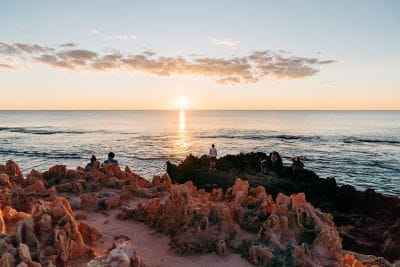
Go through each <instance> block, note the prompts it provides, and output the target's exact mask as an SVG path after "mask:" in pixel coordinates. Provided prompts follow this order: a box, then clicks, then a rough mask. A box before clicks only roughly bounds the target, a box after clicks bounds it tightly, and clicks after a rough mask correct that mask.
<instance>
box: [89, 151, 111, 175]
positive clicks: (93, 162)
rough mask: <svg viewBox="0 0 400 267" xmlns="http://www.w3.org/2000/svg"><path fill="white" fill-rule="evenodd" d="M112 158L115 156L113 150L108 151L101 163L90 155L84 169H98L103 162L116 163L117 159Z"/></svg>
mask: <svg viewBox="0 0 400 267" xmlns="http://www.w3.org/2000/svg"><path fill="white" fill-rule="evenodd" d="M114 158H115V154H114V152H109V153H108V158H107V159H106V160H105V161H104V162H103V163H100V161H99V160H97V158H96V156H95V155H92V157H91V158H90V162H89V163H88V164H87V165H86V167H85V170H86V171H91V170H98V169H100V167H101V166H102V165H104V164H118V161H117V160H116V159H114Z"/></svg>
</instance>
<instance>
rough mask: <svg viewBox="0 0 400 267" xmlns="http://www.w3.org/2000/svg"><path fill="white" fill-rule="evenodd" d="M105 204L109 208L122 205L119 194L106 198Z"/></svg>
mask: <svg viewBox="0 0 400 267" xmlns="http://www.w3.org/2000/svg"><path fill="white" fill-rule="evenodd" d="M104 205H105V207H106V209H107V210H110V209H115V208H118V207H119V206H120V205H121V200H120V197H119V196H118V195H114V196H111V197H109V198H106V199H105V200H104Z"/></svg>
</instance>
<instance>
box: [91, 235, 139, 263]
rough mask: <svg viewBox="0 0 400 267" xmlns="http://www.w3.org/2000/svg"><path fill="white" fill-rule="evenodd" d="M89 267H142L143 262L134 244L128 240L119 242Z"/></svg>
mask: <svg viewBox="0 0 400 267" xmlns="http://www.w3.org/2000/svg"><path fill="white" fill-rule="evenodd" d="M87 266H88V267H101V266H104V267H140V266H144V264H143V263H142V262H141V260H140V258H139V256H138V255H137V253H136V250H135V249H134V248H133V246H132V243H131V242H130V241H127V240H117V241H115V244H114V245H113V247H112V248H111V249H110V250H109V252H108V253H107V254H106V255H104V256H102V257H99V258H96V259H94V260H92V261H90V262H89V263H88V264H87Z"/></svg>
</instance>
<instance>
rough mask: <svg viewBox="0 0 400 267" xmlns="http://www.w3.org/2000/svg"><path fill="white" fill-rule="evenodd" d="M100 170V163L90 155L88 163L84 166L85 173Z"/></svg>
mask: <svg viewBox="0 0 400 267" xmlns="http://www.w3.org/2000/svg"><path fill="white" fill-rule="evenodd" d="M99 168H100V161H98V160H97V158H96V156H95V155H92V157H91V158H90V162H89V163H88V164H87V165H86V167H85V171H92V170H98V169H99Z"/></svg>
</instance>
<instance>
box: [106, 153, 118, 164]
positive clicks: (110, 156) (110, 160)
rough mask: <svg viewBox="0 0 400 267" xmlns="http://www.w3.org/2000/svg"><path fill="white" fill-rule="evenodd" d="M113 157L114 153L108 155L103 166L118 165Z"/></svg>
mask: <svg viewBox="0 0 400 267" xmlns="http://www.w3.org/2000/svg"><path fill="white" fill-rule="evenodd" d="M114 157H115V154H114V152H110V153H108V159H106V160H105V161H104V163H103V164H110V163H111V164H118V161H117V160H116V159H114Z"/></svg>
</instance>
